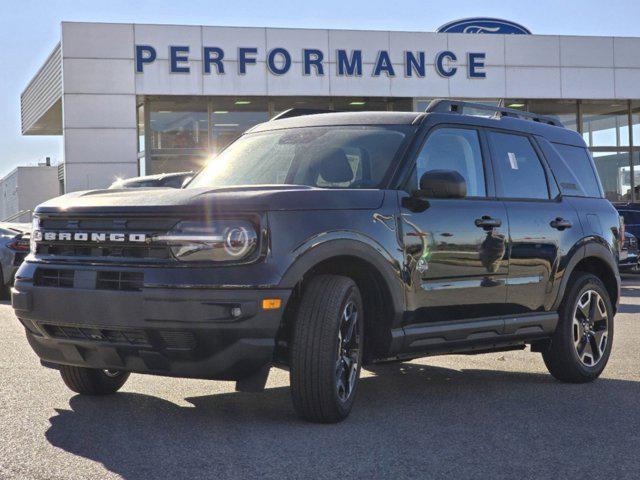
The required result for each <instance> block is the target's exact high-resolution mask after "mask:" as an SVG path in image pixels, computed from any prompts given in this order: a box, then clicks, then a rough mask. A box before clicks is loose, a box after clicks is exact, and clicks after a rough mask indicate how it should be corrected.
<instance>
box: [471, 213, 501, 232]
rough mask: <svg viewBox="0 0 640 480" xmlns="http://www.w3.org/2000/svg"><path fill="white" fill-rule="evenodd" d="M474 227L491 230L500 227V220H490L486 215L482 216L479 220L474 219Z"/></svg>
mask: <svg viewBox="0 0 640 480" xmlns="http://www.w3.org/2000/svg"><path fill="white" fill-rule="evenodd" d="M475 224H476V227H479V228H484V229H485V230H491V229H492V228H498V227H499V226H500V225H502V220H500V219H499V218H491V217H490V216H488V215H483V216H482V217H480V218H476V221H475Z"/></svg>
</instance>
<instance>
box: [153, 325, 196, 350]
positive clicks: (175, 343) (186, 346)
mask: <svg viewBox="0 0 640 480" xmlns="http://www.w3.org/2000/svg"><path fill="white" fill-rule="evenodd" d="M160 337H161V338H162V340H163V341H164V346H165V348H167V349H169V350H194V349H195V348H196V337H195V335H194V334H193V333H192V332H188V331H174V330H160Z"/></svg>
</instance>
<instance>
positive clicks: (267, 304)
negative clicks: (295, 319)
mask: <svg viewBox="0 0 640 480" xmlns="http://www.w3.org/2000/svg"><path fill="white" fill-rule="evenodd" d="M280 305H282V300H281V299H279V298H265V299H264V300H262V309H263V310H275V309H277V308H280Z"/></svg>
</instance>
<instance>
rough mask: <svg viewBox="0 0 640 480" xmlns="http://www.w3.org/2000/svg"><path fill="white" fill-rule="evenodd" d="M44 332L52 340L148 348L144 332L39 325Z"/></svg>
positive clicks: (137, 330) (148, 344)
mask: <svg viewBox="0 0 640 480" xmlns="http://www.w3.org/2000/svg"><path fill="white" fill-rule="evenodd" d="M41 326H42V327H43V328H44V330H45V331H46V332H47V334H49V335H50V336H52V337H54V338H62V339H66V340H88V341H94V342H107V343H117V344H124V345H133V346H140V347H150V346H151V344H150V343H149V339H148V338H147V335H146V333H145V332H144V330H140V329H128V330H116V329H106V328H91V327H79V326H74V325H51V324H41Z"/></svg>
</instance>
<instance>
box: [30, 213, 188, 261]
mask: <svg viewBox="0 0 640 480" xmlns="http://www.w3.org/2000/svg"><path fill="white" fill-rule="evenodd" d="M178 221H179V219H177V218H162V217H159V218H135V217H134V218H121V217H109V218H102V217H100V218H90V217H84V218H83V217H65V218H57V217H48V218H47V217H43V218H42V219H41V220H40V228H41V229H42V232H43V233H46V232H47V231H55V232H68V233H70V234H72V235H73V234H74V233H76V232H83V233H89V234H91V233H109V232H113V233H116V232H117V233H125V234H126V233H144V234H147V235H154V234H163V233H166V232H168V231H170V230H171V229H172V228H173V227H174V226H175V225H176V224H177V223H178ZM37 254H38V255H40V256H44V257H66V258H78V257H80V258H83V259H89V258H91V259H100V261H105V262H123V261H125V262H126V261H140V260H143V261H144V260H147V261H163V260H164V261H167V260H172V259H173V256H172V255H171V251H170V249H169V248H168V247H167V246H162V245H160V246H159V245H150V244H140V243H128V242H127V243H124V242H109V241H104V242H86V241H85V242H82V241H75V242H72V241H57V240H54V241H46V240H42V241H39V242H38V247H37Z"/></svg>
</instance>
